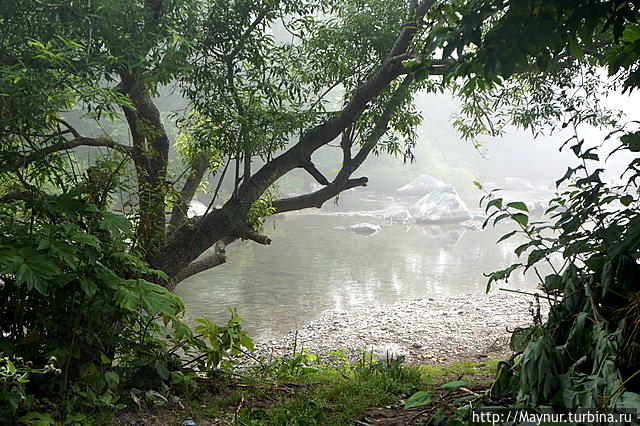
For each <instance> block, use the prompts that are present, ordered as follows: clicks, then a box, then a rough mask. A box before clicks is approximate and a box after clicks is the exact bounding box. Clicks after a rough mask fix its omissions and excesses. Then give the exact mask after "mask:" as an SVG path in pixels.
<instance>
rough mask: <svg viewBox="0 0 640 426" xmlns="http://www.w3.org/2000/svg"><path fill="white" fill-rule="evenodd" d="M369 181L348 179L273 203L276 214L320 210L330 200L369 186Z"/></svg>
mask: <svg viewBox="0 0 640 426" xmlns="http://www.w3.org/2000/svg"><path fill="white" fill-rule="evenodd" d="M368 181H369V179H367V178H366V177H361V178H357V179H347V180H344V181H339V182H337V181H334V182H333V183H331V184H329V185H327V186H325V187H324V188H321V189H319V190H317V191H315V192H311V193H309V194H304V195H299V196H297V197H290V198H281V199H279V200H276V201H274V202H273V207H274V208H275V210H276V211H275V213H285V212H290V211H294V210H302V209H308V208H311V207H316V208H320V207H322V205H323V204H324V203H325V202H327V201H328V200H330V199H332V198H333V197H335V196H336V195H338V194H340V193H341V192H343V191H346V190H348V189H351V188H357V187H359V186H367V183H368Z"/></svg>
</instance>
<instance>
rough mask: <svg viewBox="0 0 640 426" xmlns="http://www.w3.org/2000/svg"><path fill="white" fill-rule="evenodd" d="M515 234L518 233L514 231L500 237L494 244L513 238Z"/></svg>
mask: <svg viewBox="0 0 640 426" xmlns="http://www.w3.org/2000/svg"><path fill="white" fill-rule="evenodd" d="M517 233H518V231H517V230H516V231H511V232H509V233H508V234H504V235H503V236H502V237H500V239H499V240H498V241H497V242H496V244H500V243H501V242H503V241H504V240H506V239H508V238H511V237H513V236H514V235H515V234H517Z"/></svg>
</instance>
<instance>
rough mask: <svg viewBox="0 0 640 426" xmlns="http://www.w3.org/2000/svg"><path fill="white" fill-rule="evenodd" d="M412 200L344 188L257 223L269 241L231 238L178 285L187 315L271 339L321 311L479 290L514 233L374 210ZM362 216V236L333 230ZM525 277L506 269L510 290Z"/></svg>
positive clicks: (513, 243)
mask: <svg viewBox="0 0 640 426" xmlns="http://www.w3.org/2000/svg"><path fill="white" fill-rule="evenodd" d="M414 201H415V199H408V200H394V199H392V198H390V197H381V196H374V195H366V194H365V195H361V194H355V193H349V194H343V196H342V197H341V199H340V204H339V206H334V205H327V206H326V208H323V210H311V211H305V212H297V213H294V214H288V215H280V216H277V217H274V218H270V219H269V221H268V222H267V223H266V225H265V230H264V232H265V233H266V234H267V235H269V236H270V237H272V244H271V245H270V246H260V245H258V244H256V243H253V242H239V243H234V244H233V245H231V246H230V247H229V248H228V250H227V254H228V259H229V260H228V263H227V264H224V265H221V266H219V267H217V268H214V269H212V270H209V271H206V272H203V273H201V274H199V275H196V276H194V277H191V278H190V279H188V280H186V281H184V282H183V283H181V284H180V285H179V286H178V289H177V293H178V294H179V295H180V296H181V297H182V298H183V300H184V302H185V305H186V308H187V318H188V319H193V318H197V317H201V316H205V317H208V318H210V319H211V320H213V321H214V322H217V323H223V322H226V320H227V319H228V316H229V314H228V308H231V307H233V308H237V309H238V311H239V313H240V315H241V317H243V318H244V319H245V327H247V328H248V329H249V330H250V331H251V334H252V335H253V336H259V337H278V336H280V335H282V334H284V333H286V332H287V331H289V330H292V329H295V328H297V327H300V326H301V325H303V324H304V323H305V322H307V321H310V320H312V319H314V318H316V317H317V316H318V315H319V314H321V313H322V312H323V311H324V310H326V309H331V308H336V309H349V308H354V307H366V306H370V305H373V304H379V303H394V302H397V301H402V300H408V299H413V298H425V297H429V296H432V295H459V294H465V293H479V292H484V291H485V287H486V281H487V279H486V278H485V277H484V276H483V273H485V272H490V271H493V270H495V269H500V268H503V267H505V266H507V265H509V264H511V263H513V262H514V261H515V260H516V257H515V255H514V254H513V249H514V248H515V247H517V245H519V244H520V243H521V241H522V240H517V239H513V240H508V241H507V242H505V243H502V244H500V245H499V246H497V245H496V244H495V242H496V240H497V239H498V238H499V237H500V236H501V235H503V234H504V233H506V232H508V231H509V230H510V228H508V227H506V226H503V227H501V228H498V229H487V230H485V231H474V230H467V229H464V228H462V227H461V226H460V225H446V226H445V225H430V226H424V225H416V224H407V225H402V224H389V223H388V222H386V221H385V220H384V219H382V218H380V217H377V216H379V214H377V212H379V210H380V209H381V208H387V207H389V206H399V205H410V204H411V203H412V202H414ZM469 205H470V206H471V203H469ZM362 222H369V223H373V224H380V225H382V229H381V230H380V231H379V232H377V233H375V234H373V235H370V236H361V235H357V234H355V233H354V232H352V231H349V230H346V229H343V228H345V227H347V226H349V225H353V224H356V223H362ZM535 284H536V280H535V278H534V275H533V274H531V275H529V274H527V276H526V277H525V276H523V275H522V274H515V275H514V276H513V279H512V280H510V282H509V286H511V287H516V288H525V287H533V286H534V285H535ZM470 302H471V301H470Z"/></svg>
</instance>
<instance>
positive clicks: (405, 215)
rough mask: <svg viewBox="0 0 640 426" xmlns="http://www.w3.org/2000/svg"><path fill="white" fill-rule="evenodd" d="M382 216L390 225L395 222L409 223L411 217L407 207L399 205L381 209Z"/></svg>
mask: <svg viewBox="0 0 640 426" xmlns="http://www.w3.org/2000/svg"><path fill="white" fill-rule="evenodd" d="M382 217H383V219H384V220H385V221H387V222H389V223H390V224H391V225H393V224H396V223H409V222H411V220H412V219H413V218H412V217H411V213H409V211H408V210H407V209H403V208H401V207H390V208H388V209H385V210H383V211H382Z"/></svg>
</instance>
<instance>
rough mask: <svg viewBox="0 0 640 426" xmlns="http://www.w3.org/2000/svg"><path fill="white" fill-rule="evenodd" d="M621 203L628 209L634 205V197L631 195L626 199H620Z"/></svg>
mask: <svg viewBox="0 0 640 426" xmlns="http://www.w3.org/2000/svg"><path fill="white" fill-rule="evenodd" d="M620 202H621V203H622V204H623V205H624V206H625V207H628V206H629V204H631V203H633V197H632V196H631V195H625V196H624V197H620Z"/></svg>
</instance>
